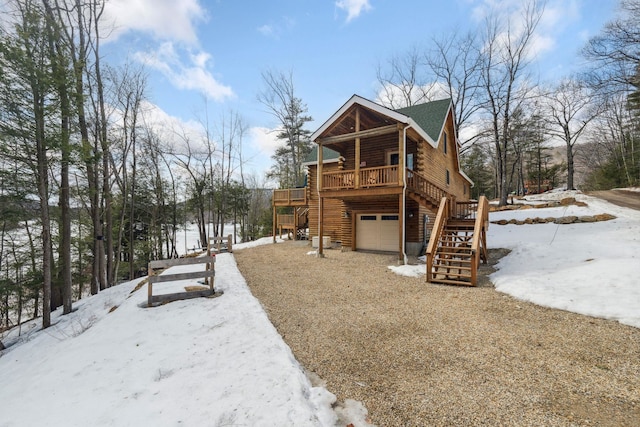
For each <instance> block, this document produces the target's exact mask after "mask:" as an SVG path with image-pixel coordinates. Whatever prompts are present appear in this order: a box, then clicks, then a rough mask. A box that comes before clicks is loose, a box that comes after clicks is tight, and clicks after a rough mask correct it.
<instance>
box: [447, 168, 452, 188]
mask: <svg viewBox="0 0 640 427" xmlns="http://www.w3.org/2000/svg"><path fill="white" fill-rule="evenodd" d="M446 178H447V185H449V184H450V183H451V177H450V176H449V169H447V177H446Z"/></svg>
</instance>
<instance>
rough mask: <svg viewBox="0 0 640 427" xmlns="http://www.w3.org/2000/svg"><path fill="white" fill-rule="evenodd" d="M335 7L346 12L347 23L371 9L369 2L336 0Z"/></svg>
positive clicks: (363, 0)
mask: <svg viewBox="0 0 640 427" xmlns="http://www.w3.org/2000/svg"><path fill="white" fill-rule="evenodd" d="M336 7H337V8H339V9H342V10H344V11H346V12H347V22H351V20H352V19H355V18H357V17H358V16H360V14H361V13H362V12H367V11H369V10H371V9H372V7H371V3H370V0H338V1H336Z"/></svg>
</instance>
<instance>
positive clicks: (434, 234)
mask: <svg viewBox="0 0 640 427" xmlns="http://www.w3.org/2000/svg"><path fill="white" fill-rule="evenodd" d="M448 216H449V199H448V198H447V197H443V198H442V199H441V201H440V208H439V209H438V214H437V215H436V220H435V221H434V223H433V229H432V230H431V238H430V239H429V245H428V246H427V282H431V281H432V279H433V261H434V258H435V256H436V249H437V248H438V240H440V235H441V234H442V231H443V230H444V225H445V224H446V222H447V219H448Z"/></svg>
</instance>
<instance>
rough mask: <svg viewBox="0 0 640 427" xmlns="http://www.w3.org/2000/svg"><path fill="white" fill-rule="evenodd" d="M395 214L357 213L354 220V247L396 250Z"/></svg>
mask: <svg viewBox="0 0 640 427" xmlns="http://www.w3.org/2000/svg"><path fill="white" fill-rule="evenodd" d="M398 226H399V221H398V215H397V214H358V218H357V221H356V249H365V250H372V251H389V252H395V251H397V250H398V246H399V242H400V239H399V237H398Z"/></svg>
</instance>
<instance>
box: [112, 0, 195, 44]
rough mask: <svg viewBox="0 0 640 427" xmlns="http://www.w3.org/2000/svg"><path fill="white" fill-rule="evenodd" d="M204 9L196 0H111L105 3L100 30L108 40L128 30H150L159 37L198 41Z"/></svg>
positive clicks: (162, 38)
mask: <svg viewBox="0 0 640 427" xmlns="http://www.w3.org/2000/svg"><path fill="white" fill-rule="evenodd" d="M206 19H207V13H206V11H205V9H203V8H202V6H201V5H200V3H199V1H198V0H180V1H175V0H111V1H108V2H106V4H105V22H107V23H108V24H107V25H108V28H104V29H103V30H102V32H103V34H105V35H107V34H108V38H109V39H110V40H115V39H117V38H118V37H120V36H121V35H122V34H124V33H127V32H129V31H141V32H145V33H151V34H152V35H153V36H154V37H156V38H158V39H161V40H175V41H180V42H183V43H188V44H191V45H194V44H197V41H198V37H197V35H196V28H195V27H196V24H197V23H198V22H202V21H205V20H206Z"/></svg>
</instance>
